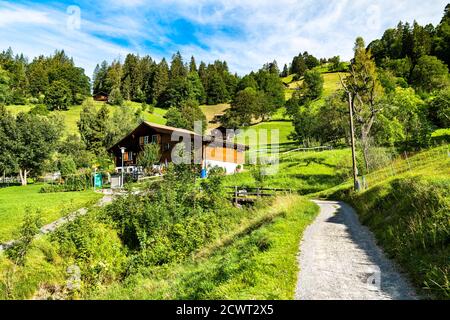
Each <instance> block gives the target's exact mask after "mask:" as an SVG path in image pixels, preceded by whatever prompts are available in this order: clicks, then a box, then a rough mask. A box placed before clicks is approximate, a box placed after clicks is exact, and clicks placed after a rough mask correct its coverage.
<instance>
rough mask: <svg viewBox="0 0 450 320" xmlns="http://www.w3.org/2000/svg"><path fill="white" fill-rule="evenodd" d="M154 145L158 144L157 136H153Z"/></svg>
mask: <svg viewBox="0 0 450 320" xmlns="http://www.w3.org/2000/svg"><path fill="white" fill-rule="evenodd" d="M152 143H158V135H157V134H154V135H152Z"/></svg>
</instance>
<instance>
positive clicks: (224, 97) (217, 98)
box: [207, 71, 229, 105]
mask: <svg viewBox="0 0 450 320" xmlns="http://www.w3.org/2000/svg"><path fill="white" fill-rule="evenodd" d="M228 99H229V93H228V90H227V87H226V85H225V82H224V81H223V78H222V77H221V76H220V74H219V73H218V72H217V71H212V72H211V73H210V74H209V75H208V87H207V103H208V104H210V105H211V104H218V103H224V102H227V101H228Z"/></svg>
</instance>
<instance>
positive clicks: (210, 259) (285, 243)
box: [92, 196, 318, 300]
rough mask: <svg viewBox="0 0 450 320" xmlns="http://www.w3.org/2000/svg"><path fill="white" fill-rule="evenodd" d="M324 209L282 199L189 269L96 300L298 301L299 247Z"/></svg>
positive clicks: (136, 280)
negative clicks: (301, 240)
mask: <svg viewBox="0 0 450 320" xmlns="http://www.w3.org/2000/svg"><path fill="white" fill-rule="evenodd" d="M317 212H318V208H317V206H316V205H314V204H313V203H311V202H308V201H306V200H304V199H302V198H300V197H297V196H291V197H284V198H279V199H277V200H276V202H275V203H274V204H273V205H272V206H270V207H269V208H265V209H259V210H257V211H255V212H254V214H253V218H252V219H250V220H242V221H241V223H240V224H239V226H236V227H235V228H234V229H233V230H231V231H230V232H229V233H228V234H226V235H225V236H224V237H222V238H220V239H219V240H218V241H216V242H214V243H212V244H211V245H209V246H207V247H205V248H203V249H201V250H200V251H198V252H197V253H196V254H195V255H194V256H193V257H192V258H191V259H189V260H188V261H186V262H184V263H180V264H172V265H168V266H164V267H155V268H152V269H149V270H148V271H147V272H143V273H140V274H138V275H135V276H132V277H130V278H128V279H127V281H126V282H125V283H121V284H116V285H113V286H111V287H110V288H108V289H107V290H106V291H105V292H101V293H100V295H99V293H95V294H94V295H93V296H92V298H96V299H97V298H101V299H257V300H258V299H292V298H293V296H294V291H295V285H296V281H297V273H298V264H297V254H298V245H299V242H300V239H301V237H302V233H303V231H304V229H305V228H306V226H307V225H308V224H309V223H310V222H311V221H312V220H313V219H314V217H315V215H316V214H317Z"/></svg>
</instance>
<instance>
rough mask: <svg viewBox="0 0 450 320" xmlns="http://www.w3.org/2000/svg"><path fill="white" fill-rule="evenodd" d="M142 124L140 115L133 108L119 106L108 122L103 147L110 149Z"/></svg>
mask: <svg viewBox="0 0 450 320" xmlns="http://www.w3.org/2000/svg"><path fill="white" fill-rule="evenodd" d="M140 123H141V118H140V113H139V112H138V113H135V112H134V111H133V109H132V108H128V107H125V106H119V107H117V108H115V110H114V113H113V114H112V116H111V117H108V118H107V120H106V128H105V135H104V140H103V145H104V146H105V147H109V146H111V145H113V144H114V143H116V142H117V141H118V140H119V139H121V138H123V137H124V136H125V135H126V134H128V133H129V132H131V131H132V130H134V129H135V128H136V127H137V126H138V125H139V124H140Z"/></svg>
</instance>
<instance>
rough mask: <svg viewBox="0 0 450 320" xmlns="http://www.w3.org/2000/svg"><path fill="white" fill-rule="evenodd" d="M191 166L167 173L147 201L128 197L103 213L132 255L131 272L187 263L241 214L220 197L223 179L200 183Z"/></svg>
mask: <svg viewBox="0 0 450 320" xmlns="http://www.w3.org/2000/svg"><path fill="white" fill-rule="evenodd" d="M198 176H199V175H198V170H197V168H196V167H192V166H188V165H186V166H182V165H179V166H176V167H172V166H171V167H169V170H168V172H167V174H166V175H165V177H164V180H163V181H162V182H160V183H155V184H153V185H151V190H149V192H148V194H146V195H145V196H142V195H129V196H127V197H123V198H120V199H117V200H116V201H115V202H114V203H113V204H111V205H109V206H108V207H107V208H106V209H105V213H104V214H105V216H106V217H108V218H109V219H111V220H112V222H113V224H114V226H115V228H116V230H117V231H118V234H119V236H120V237H121V239H122V241H123V242H124V244H125V245H126V246H127V247H128V248H129V249H131V250H132V251H133V259H132V263H131V265H130V272H131V271H134V270H136V269H137V268H139V266H141V265H145V266H152V265H162V264H166V263H170V262H173V261H180V260H183V259H184V258H186V257H187V256H188V255H189V254H190V253H191V252H193V251H194V250H196V249H197V248H199V247H200V246H201V245H203V244H204V243H207V242H209V241H211V240H212V239H214V238H215V237H216V236H217V235H218V234H219V233H220V230H223V229H226V228H227V222H228V221H229V219H230V217H232V216H233V215H236V216H239V214H237V212H238V209H235V208H233V207H232V205H231V202H230V201H229V200H227V199H226V198H225V197H223V195H222V187H221V179H220V174H217V175H215V174H213V175H211V176H210V177H209V178H208V179H207V180H203V181H202V182H201V183H200V184H197V183H196V179H197V177H198Z"/></svg>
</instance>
